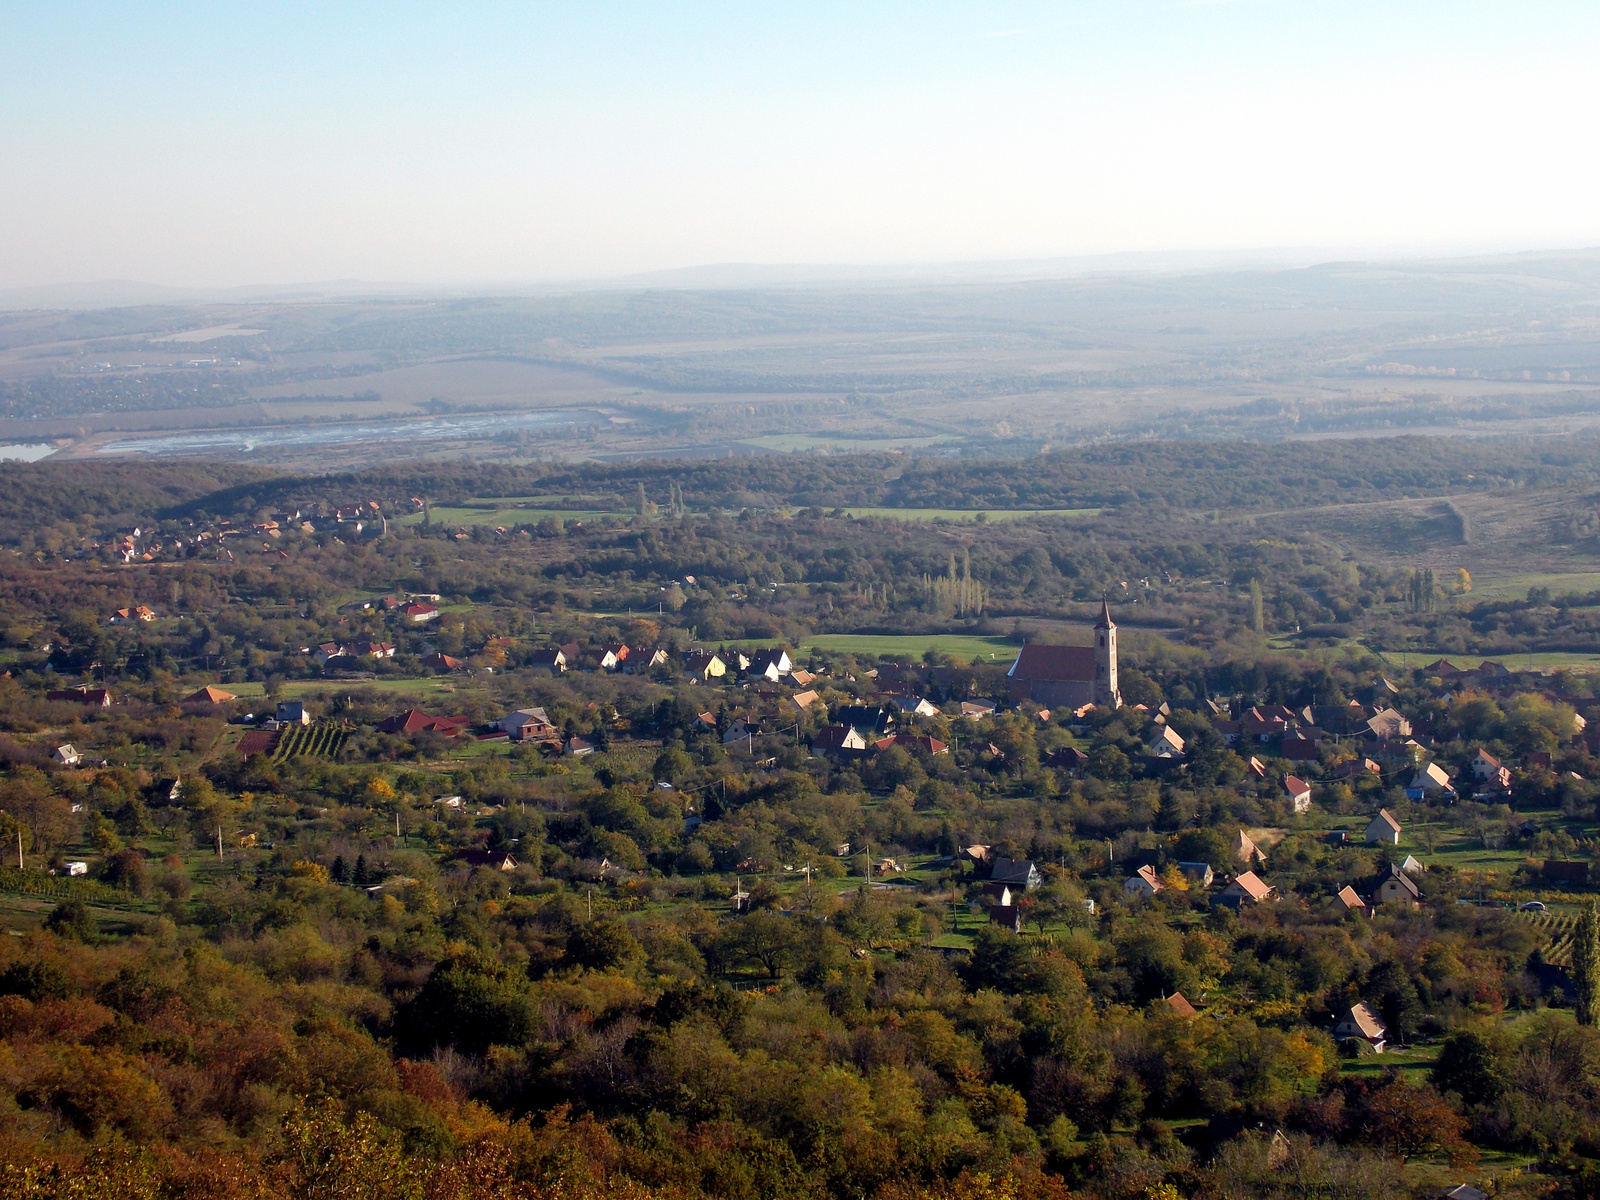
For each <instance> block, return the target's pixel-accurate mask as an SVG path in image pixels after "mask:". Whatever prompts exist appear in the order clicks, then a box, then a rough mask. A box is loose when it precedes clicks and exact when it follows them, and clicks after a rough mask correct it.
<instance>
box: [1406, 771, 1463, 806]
mask: <svg viewBox="0 0 1600 1200" xmlns="http://www.w3.org/2000/svg"><path fill="white" fill-rule="evenodd" d="M1455 794H1456V790H1455V788H1453V787H1451V786H1450V775H1449V773H1448V772H1446V771H1445V769H1444V768H1443V767H1441V766H1440V765H1439V764H1438V763H1436V762H1432V763H1429V764H1428V765H1427V766H1425V767H1422V768H1421V769H1420V770H1418V771H1417V773H1416V774H1415V775H1413V776H1412V777H1411V782H1410V783H1409V784H1407V785H1406V796H1407V797H1408V798H1409V799H1412V800H1421V799H1422V798H1423V797H1424V796H1429V795H1444V796H1454V795H1455Z"/></svg>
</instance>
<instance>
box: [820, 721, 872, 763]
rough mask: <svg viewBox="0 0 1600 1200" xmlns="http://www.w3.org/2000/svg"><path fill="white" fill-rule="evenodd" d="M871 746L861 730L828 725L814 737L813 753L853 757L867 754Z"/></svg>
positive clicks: (846, 726)
mask: <svg viewBox="0 0 1600 1200" xmlns="http://www.w3.org/2000/svg"><path fill="white" fill-rule="evenodd" d="M871 744H872V743H870V742H868V741H867V738H866V735H865V734H863V733H862V732H861V731H860V730H859V729H853V728H851V727H850V726H849V725H826V726H824V727H823V728H821V729H819V730H817V732H816V733H815V734H813V735H812V737H811V753H812V754H814V755H823V754H837V755H840V756H841V757H851V756H854V755H861V754H865V753H866V752H867V749H868V747H870V746H871Z"/></svg>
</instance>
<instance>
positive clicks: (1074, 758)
mask: <svg viewBox="0 0 1600 1200" xmlns="http://www.w3.org/2000/svg"><path fill="white" fill-rule="evenodd" d="M1044 765H1045V766H1047V767H1050V768H1051V769H1052V770H1056V771H1078V770H1082V769H1083V768H1084V767H1086V766H1088V765H1089V756H1088V755H1087V754H1085V753H1084V752H1083V751H1082V750H1079V749H1078V748H1077V747H1076V746H1062V747H1061V748H1060V749H1058V750H1052V751H1050V753H1049V754H1047V755H1045V757H1044Z"/></svg>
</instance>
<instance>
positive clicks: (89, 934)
mask: <svg viewBox="0 0 1600 1200" xmlns="http://www.w3.org/2000/svg"><path fill="white" fill-rule="evenodd" d="M44 923H45V926H46V927H47V928H48V929H49V930H50V932H51V933H54V934H56V935H57V936H58V937H64V938H71V939H72V940H74V941H78V942H83V943H85V944H88V943H90V942H93V941H94V936H95V925H94V917H93V916H91V915H90V913H89V906H88V905H87V904H85V903H84V902H83V901H82V900H63V901H62V902H61V903H60V904H58V905H56V906H55V907H54V908H53V909H51V910H50V915H49V916H48V917H46V918H45V922H44Z"/></svg>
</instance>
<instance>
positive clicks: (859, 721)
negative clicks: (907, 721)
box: [833, 704, 895, 738]
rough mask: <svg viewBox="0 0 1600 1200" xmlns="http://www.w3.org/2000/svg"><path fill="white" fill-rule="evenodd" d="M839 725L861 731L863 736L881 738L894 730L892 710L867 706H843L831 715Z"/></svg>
mask: <svg viewBox="0 0 1600 1200" xmlns="http://www.w3.org/2000/svg"><path fill="white" fill-rule="evenodd" d="M833 719H834V720H835V721H837V722H838V723H839V724H840V725H848V726H850V728H852V729H859V730H861V732H862V734H863V735H871V736H872V737H874V738H880V737H883V736H884V735H885V734H887V733H890V732H891V731H892V730H893V729H894V723H895V722H894V710H893V709H889V708H881V707H879V706H877V705H868V704H844V705H840V707H839V709H838V711H836V712H835V713H834V714H833Z"/></svg>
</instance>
